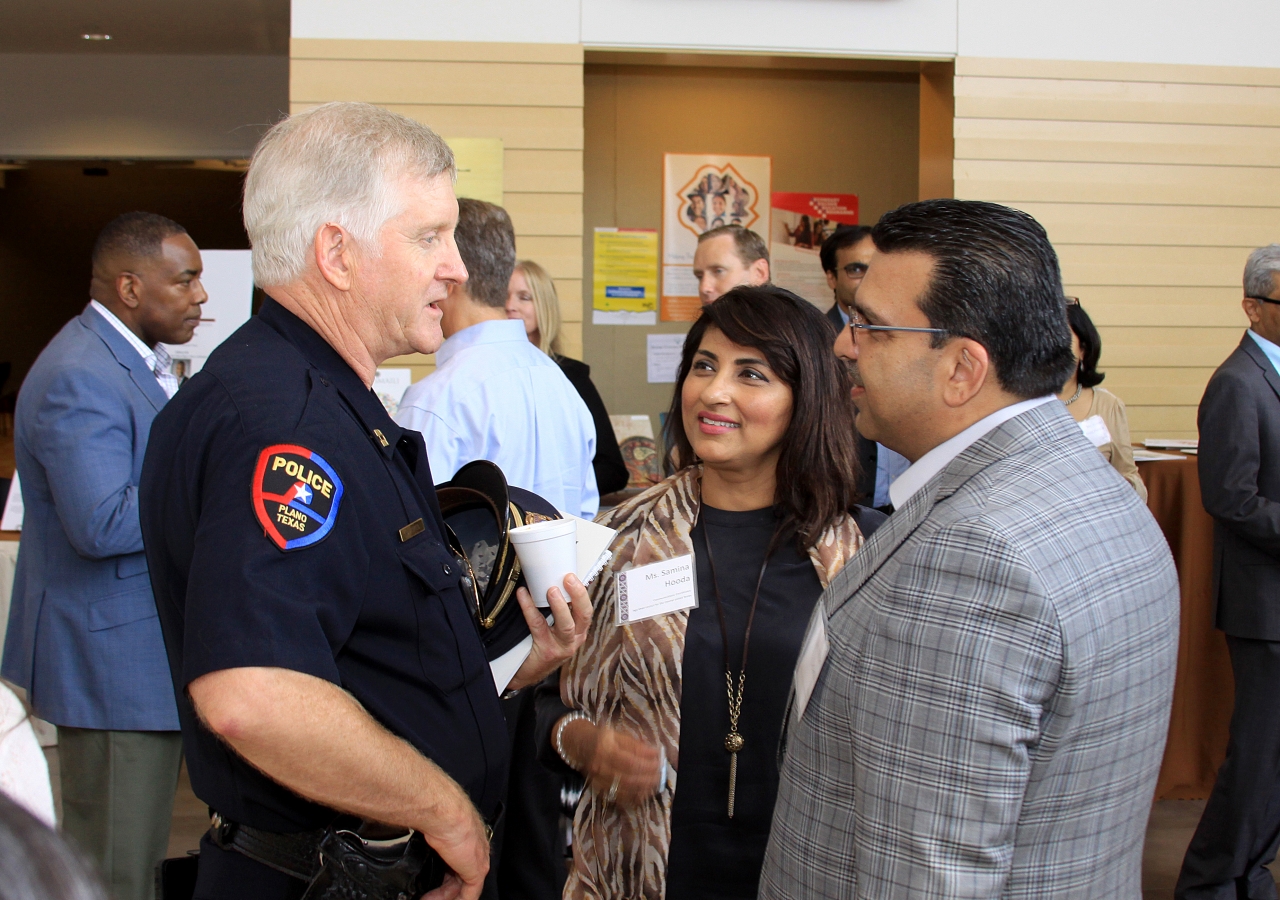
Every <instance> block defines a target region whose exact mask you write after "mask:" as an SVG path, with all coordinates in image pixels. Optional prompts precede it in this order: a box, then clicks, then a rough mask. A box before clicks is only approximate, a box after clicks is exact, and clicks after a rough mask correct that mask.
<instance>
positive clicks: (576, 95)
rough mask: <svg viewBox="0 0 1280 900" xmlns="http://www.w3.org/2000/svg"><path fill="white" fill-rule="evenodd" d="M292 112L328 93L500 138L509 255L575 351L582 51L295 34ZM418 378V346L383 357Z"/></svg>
mask: <svg viewBox="0 0 1280 900" xmlns="http://www.w3.org/2000/svg"><path fill="white" fill-rule="evenodd" d="M290 56H291V59H290V72H289V101H290V109H291V111H295V112H296V111H297V110H300V109H305V108H307V107H309V106H314V105H316V104H318V103H324V102H327V101H330V100H362V101H365V102H368V103H376V104H379V105H380V106H385V107H387V108H388V109H392V110H395V111H396V112H399V113H403V114H404V115H406V116H409V117H410V118H413V119H416V120H418V121H420V122H423V123H425V124H427V125H429V126H431V127H432V128H433V129H435V131H436V132H438V133H439V134H440V135H442V136H444V137H481V138H500V139H501V140H502V142H503V148H504V152H503V167H504V169H503V192H504V205H505V206H506V208H507V210H508V212H510V213H511V219H512V221H513V223H514V224H515V229H516V252H517V253H518V254H519V256H520V258H521V259H526V258H528V259H534V260H537V261H538V262H539V263H541V264H542V265H543V266H544V267H546V269H547V271H548V272H550V273H551V275H552V277H553V278H555V280H556V287H557V288H558V290H559V294H560V313H561V316H562V317H563V320H564V330H563V344H564V347H565V352H566V353H567V354H568V355H569V356H573V357H575V358H578V359H581V358H582V171H583V164H582V97H583V87H582V47H581V46H580V45H577V44H498V43H470V42H467V43H464V42H445V41H358V40H351V41H345V40H314V39H295V40H294V41H293V42H292V45H291V50H290ZM387 365H389V366H391V365H401V366H403V365H407V366H410V367H411V368H412V369H413V370H414V380H415V381H417V380H418V379H419V378H421V377H423V376H424V375H426V374H427V373H429V372H430V371H431V369H432V368H433V363H432V359H431V358H430V357H425V356H422V355H420V354H415V355H414V356H411V357H400V358H399V359H395V360H389V361H388V362H387Z"/></svg>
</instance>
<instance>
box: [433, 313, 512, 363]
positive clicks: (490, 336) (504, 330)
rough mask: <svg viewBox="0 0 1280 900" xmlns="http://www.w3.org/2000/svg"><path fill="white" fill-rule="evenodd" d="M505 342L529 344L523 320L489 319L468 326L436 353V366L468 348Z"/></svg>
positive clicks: (442, 345) (441, 346)
mask: <svg viewBox="0 0 1280 900" xmlns="http://www.w3.org/2000/svg"><path fill="white" fill-rule="evenodd" d="M506 341H524V342H525V343H526V344H527V343H529V335H528V334H526V333H525V330H524V320H523V319H489V320H487V321H484V322H477V323H476V324H474V325H468V326H467V327H466V328H464V329H462V330H461V331H459V332H457V333H456V334H454V335H453V336H452V337H450V338H449V339H448V340H446V341H445V342H444V343H443V344H441V345H440V349H439V350H437V351H436V365H437V366H442V365H444V364H445V363H447V362H448V361H449V360H450V359H451V358H453V357H454V356H457V355H458V354H459V353H461V352H462V351H463V350H465V349H467V348H468V347H475V346H476V345H478V344H501V343H504V342H506Z"/></svg>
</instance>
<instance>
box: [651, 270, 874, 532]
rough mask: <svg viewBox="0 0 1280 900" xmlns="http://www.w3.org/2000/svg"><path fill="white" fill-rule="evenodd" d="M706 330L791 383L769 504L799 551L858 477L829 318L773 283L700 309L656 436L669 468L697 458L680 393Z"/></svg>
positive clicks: (850, 493) (839, 510)
mask: <svg viewBox="0 0 1280 900" xmlns="http://www.w3.org/2000/svg"><path fill="white" fill-rule="evenodd" d="M708 328H715V329H718V330H719V331H720V333H721V334H723V335H724V336H725V337H726V338H728V339H729V340H730V341H732V342H733V343H735V344H738V345H739V346H742V347H750V348H752V349H755V350H759V351H760V352H761V353H762V354H763V355H764V358H765V361H766V362H768V363H769V368H771V369H772V370H773V371H774V373H775V374H776V375H777V376H778V377H779V378H781V379H782V381H783V382H784V383H785V384H786V385H787V386H788V387H790V388H791V394H792V403H791V423H790V424H789V425H788V426H787V431H786V434H784V435H783V438H782V456H781V458H780V459H779V460H778V488H777V494H776V495H775V498H774V503H775V506H776V508H777V509H778V511H779V513H780V515H781V516H782V532H783V533H785V534H788V535H792V534H793V535H794V536H795V538H796V540H797V543H798V545H799V546H800V547H801V548H802V549H803V548H807V547H812V546H814V545H815V544H817V542H818V540H819V538H821V536H822V533H823V532H824V531H825V530H826V529H827V528H829V527H831V526H832V525H834V524H835V523H836V522H837V521H839V519H840V517H841V516H843V515H844V514H845V513H846V512H848V511H849V510H850V509H851V508H852V507H853V502H854V495H855V492H856V487H855V485H856V482H857V477H858V457H857V454H856V453H855V451H854V430H853V409H852V403H851V401H850V399H849V389H850V381H849V373H848V370H847V369H846V368H845V366H844V364H843V363H841V362H840V360H839V359H837V358H836V355H835V353H834V352H833V351H832V348H831V345H832V333H831V323H830V322H828V321H827V318H826V316H824V315H823V314H822V313H820V312H818V310H817V309H816V308H815V307H814V306H813V304H811V303H809V302H808V301H807V300H803V299H801V298H800V297H797V296H796V295H795V294H793V293H791V292H790V291H785V290H783V289H782V288H779V287H775V286H773V285H762V286H760V287H745V286H744V287H736V288H734V289H733V290H731V291H729V292H728V293H726V294H724V295H723V296H722V297H720V298H719V299H718V300H716V302H715V303H712V304H711V305H710V306H707V307H704V308H703V310H702V315H701V316H700V317H699V319H698V321H696V322H695V323H694V324H693V327H692V328H690V329H689V334H688V336H687V337H686V338H685V341H684V351H683V353H682V354H681V357H680V371H679V374H678V375H677V376H676V388H675V393H674V395H673V396H672V398H671V409H670V410H669V411H668V413H667V422H666V428H665V433H664V435H663V436H664V438H665V441H666V445H667V452H668V454H669V456H670V458H671V461H672V463H673V464H674V466H675V467H676V468H682V467H684V466H689V465H692V464H693V463H694V462H695V461H696V457H695V455H694V452H693V446H692V445H691V444H690V443H689V436H688V435H687V434H686V433H685V430H684V416H683V409H682V404H681V392H682V390H683V388H684V381H685V379H686V378H688V377H689V371H690V369H691V368H692V367H693V356H694V354H695V353H697V351H698V347H699V346H700V345H701V344H702V336H703V335H704V334H705V333H706V331H707V329H708Z"/></svg>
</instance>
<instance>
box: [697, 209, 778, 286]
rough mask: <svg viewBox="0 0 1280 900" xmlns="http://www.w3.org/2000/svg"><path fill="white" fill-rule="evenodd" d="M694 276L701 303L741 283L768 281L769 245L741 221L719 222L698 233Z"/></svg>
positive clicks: (750, 283) (766, 282)
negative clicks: (738, 223) (743, 225)
mask: <svg viewBox="0 0 1280 900" xmlns="http://www.w3.org/2000/svg"><path fill="white" fill-rule="evenodd" d="M693 277H694V278H696V279H698V299H699V300H701V301H702V305H703V306H706V305H707V304H708V303H714V302H715V301H716V300H718V299H720V296H721V295H722V294H726V293H728V292H729V290H730V289H732V288H736V287H737V286H738V285H740V284H747V285H757V284H768V283H769V248H768V247H766V246H765V243H764V239H763V238H761V237H760V235H758V234H756V233H755V232H754V231H752V230H750V229H749V228H743V227H742V226H741V225H721V226H719V227H717V228H712V229H711V230H710V231H704V232H703V233H702V234H700V235H698V249H697V250H695V251H694V252H693Z"/></svg>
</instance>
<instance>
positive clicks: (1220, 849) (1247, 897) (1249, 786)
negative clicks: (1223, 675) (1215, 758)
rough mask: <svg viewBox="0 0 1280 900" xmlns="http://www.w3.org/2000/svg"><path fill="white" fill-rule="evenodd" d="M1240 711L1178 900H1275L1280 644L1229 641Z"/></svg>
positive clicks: (1279, 834)
mask: <svg viewBox="0 0 1280 900" xmlns="http://www.w3.org/2000/svg"><path fill="white" fill-rule="evenodd" d="M1227 649H1228V650H1229V651H1230V653H1231V671H1232V672H1233V673H1234V675H1235V681H1236V694H1235V710H1234V712H1233V713H1232V714H1231V739H1230V742H1229V743H1228V744H1227V758H1226V760H1225V761H1224V762H1223V763H1222V768H1220V769H1218V777H1217V779H1216V780H1215V781H1214V784H1213V792H1212V793H1211V794H1210V795H1209V802H1208V803H1207V804H1206V805H1205V809H1204V815H1203V816H1202V817H1201V819H1200V824H1199V826H1198V827H1197V828H1196V833H1195V836H1194V837H1192V839H1191V845H1190V846H1189V847H1188V848H1187V855H1186V858H1185V859H1183V861H1182V872H1181V873H1180V874H1179V875H1178V885H1177V888H1176V889H1175V891H1174V896H1175V898H1177V900H1276V885H1275V881H1274V879H1273V878H1272V876H1271V872H1270V871H1269V870H1268V869H1267V865H1268V864H1269V863H1270V862H1271V861H1272V860H1274V859H1275V856H1276V848H1277V845H1278V844H1280V641H1256V640H1249V639H1246V638H1237V637H1231V636H1229V635H1228V637H1227Z"/></svg>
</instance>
